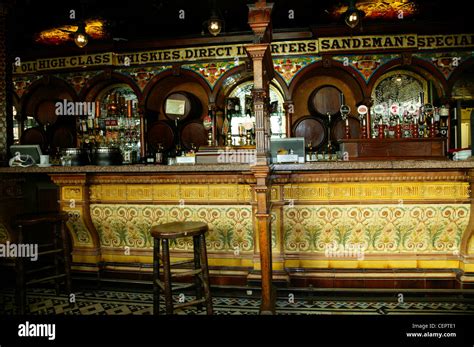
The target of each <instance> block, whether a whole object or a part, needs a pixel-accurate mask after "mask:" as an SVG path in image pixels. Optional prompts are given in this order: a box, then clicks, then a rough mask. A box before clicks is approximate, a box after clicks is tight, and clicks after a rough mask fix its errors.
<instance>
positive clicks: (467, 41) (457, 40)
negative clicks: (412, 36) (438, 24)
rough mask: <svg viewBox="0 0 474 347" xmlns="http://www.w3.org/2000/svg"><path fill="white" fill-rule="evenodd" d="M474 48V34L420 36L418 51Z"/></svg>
mask: <svg viewBox="0 0 474 347" xmlns="http://www.w3.org/2000/svg"><path fill="white" fill-rule="evenodd" d="M454 47H474V34H459V35H422V36H418V49H437V48H454Z"/></svg>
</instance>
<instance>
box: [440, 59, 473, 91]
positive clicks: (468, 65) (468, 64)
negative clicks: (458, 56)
mask: <svg viewBox="0 0 474 347" xmlns="http://www.w3.org/2000/svg"><path fill="white" fill-rule="evenodd" d="M468 70H471V71H472V70H474V57H471V58H469V59H467V60H466V61H464V62H463V63H462V64H461V65H459V66H458V67H457V69H456V70H454V71H453V73H452V74H451V76H450V77H449V79H448V82H447V85H448V86H447V91H446V95H447V96H449V97H451V95H452V93H453V88H454V84H455V83H456V82H457V81H458V80H459V79H461V78H462V77H463V74H464V73H465V72H466V71H468Z"/></svg>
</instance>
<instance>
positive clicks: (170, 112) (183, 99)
mask: <svg viewBox="0 0 474 347" xmlns="http://www.w3.org/2000/svg"><path fill="white" fill-rule="evenodd" d="M163 112H164V114H165V116H166V118H168V119H171V120H173V121H174V120H176V119H179V120H180V121H182V120H185V119H195V118H198V117H200V116H201V113H202V105H201V102H200V101H199V99H198V98H197V97H196V96H194V95H193V94H191V93H188V92H173V93H171V94H169V95H168V96H167V97H166V98H165V100H164V102H163Z"/></svg>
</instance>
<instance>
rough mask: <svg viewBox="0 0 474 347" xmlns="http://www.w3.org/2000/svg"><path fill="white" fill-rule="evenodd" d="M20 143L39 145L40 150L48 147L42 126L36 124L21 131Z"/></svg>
mask: <svg viewBox="0 0 474 347" xmlns="http://www.w3.org/2000/svg"><path fill="white" fill-rule="evenodd" d="M20 144H22V145H39V146H40V148H41V150H42V151H45V150H46V149H47V147H48V138H47V136H46V132H45V131H44V129H43V127H41V126H38V127H34V128H29V129H26V130H25V131H23V133H22V134H21V138H20Z"/></svg>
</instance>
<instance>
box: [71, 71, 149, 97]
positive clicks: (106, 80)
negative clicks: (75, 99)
mask: <svg viewBox="0 0 474 347" xmlns="http://www.w3.org/2000/svg"><path fill="white" fill-rule="evenodd" d="M116 83H123V84H126V85H128V86H129V87H130V88H131V89H132V90H133V92H134V93H135V95H136V96H137V98H138V100H140V99H141V97H142V92H141V90H140V88H139V87H138V85H137V84H136V83H135V81H134V80H133V79H132V78H131V77H129V76H127V75H124V74H122V73H119V72H116V71H110V70H109V71H105V72H103V73H101V74H99V75H97V76H95V77H94V78H92V79H91V80H89V81H88V82H87V83H86V85H85V86H84V87H83V88H82V90H81V92H80V94H79V98H80V100H85V101H92V100H94V99H95V98H96V97H97V95H98V94H99V92H100V91H101V90H102V89H103V88H105V87H106V86H109V85H111V84H116Z"/></svg>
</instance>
